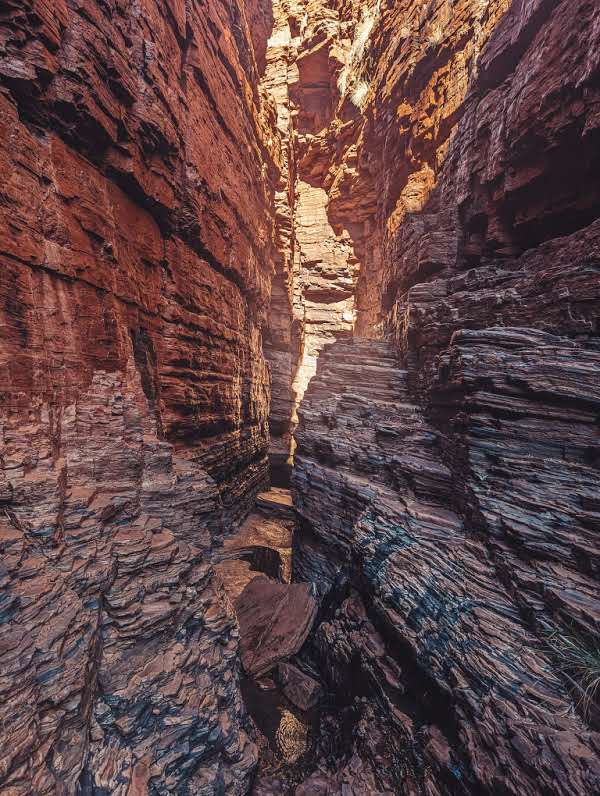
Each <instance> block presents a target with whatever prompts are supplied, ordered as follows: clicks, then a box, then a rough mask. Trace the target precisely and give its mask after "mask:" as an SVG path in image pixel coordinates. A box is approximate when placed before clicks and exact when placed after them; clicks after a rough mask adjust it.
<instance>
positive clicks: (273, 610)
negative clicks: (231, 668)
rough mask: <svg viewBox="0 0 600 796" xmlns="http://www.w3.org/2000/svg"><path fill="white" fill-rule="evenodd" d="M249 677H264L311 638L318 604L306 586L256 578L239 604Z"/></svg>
mask: <svg viewBox="0 0 600 796" xmlns="http://www.w3.org/2000/svg"><path fill="white" fill-rule="evenodd" d="M235 610H236V613H237V617H238V621H239V623H240V650H241V656H242V664H243V666H244V670H245V671H246V673H247V674H249V675H251V676H252V677H261V676H262V675H264V674H267V673H268V672H270V671H271V670H272V669H274V668H275V667H276V666H277V664H278V663H280V662H281V661H285V660H287V659H288V658H291V656H292V655H294V654H295V653H296V652H298V650H299V649H300V647H301V646H302V644H303V643H304V641H305V639H306V637H307V636H308V634H309V632H310V630H311V627H312V624H313V621H314V618H315V613H316V602H315V599H314V597H313V596H312V594H311V589H310V587H309V585H308V584H305V583H292V584H288V583H278V582H277V581H274V580H271V579H269V578H266V577H264V576H262V575H261V576H259V577H256V578H254V579H253V580H252V581H251V582H250V583H249V584H248V585H247V586H246V588H245V589H244V591H243V592H242V593H241V594H240V596H239V597H238V598H237V600H236V601H235Z"/></svg>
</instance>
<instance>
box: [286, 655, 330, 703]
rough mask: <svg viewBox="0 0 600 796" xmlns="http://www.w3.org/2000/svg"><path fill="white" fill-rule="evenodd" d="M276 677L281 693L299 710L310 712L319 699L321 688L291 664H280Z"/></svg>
mask: <svg viewBox="0 0 600 796" xmlns="http://www.w3.org/2000/svg"><path fill="white" fill-rule="evenodd" d="M277 676H278V679H279V683H280V685H281V688H282V690H283V693H284V694H285V695H286V697H287V698H288V699H289V700H290V702H291V703H292V704H294V705H295V706H296V707H297V708H300V710H310V708H313V707H314V706H315V705H316V704H317V702H318V701H319V698H320V697H321V686H320V685H319V683H318V682H317V681H316V680H315V679H314V678H312V677H310V676H309V675H307V674H305V673H304V672H303V671H302V670H301V669H299V668H298V667H297V666H294V664H292V663H280V664H279V666H278V667H277Z"/></svg>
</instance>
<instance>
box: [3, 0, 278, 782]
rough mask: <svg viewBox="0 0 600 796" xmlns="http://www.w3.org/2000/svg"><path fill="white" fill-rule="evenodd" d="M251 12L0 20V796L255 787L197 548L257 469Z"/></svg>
mask: <svg viewBox="0 0 600 796" xmlns="http://www.w3.org/2000/svg"><path fill="white" fill-rule="evenodd" d="M267 8H268V6H267V4H266V3H260V2H249V3H247V4H245V3H243V2H233V3H232V2H211V3H208V4H205V3H197V2H183V0H181V1H180V0H176V1H175V2H168V3H163V2H154V0H143V2H137V3H130V2H125V1H124V0H123V1H122V0H114V1H113V0H111V2H108V3H107V2H95V0H89V1H88V2H74V1H73V2H72V1H71V0H57V2H52V3H47V2H43V0H28V1H27V2H23V3H20V2H15V3H12V2H10V3H4V4H3V5H2V8H1V9H0V137H1V140H2V147H1V152H0V163H1V166H2V173H3V176H4V179H3V187H2V195H1V197H0V233H1V234H0V257H1V260H2V267H1V273H2V276H1V277H0V281H1V284H0V291H1V295H2V304H1V308H0V351H1V355H0V362H1V369H2V373H1V379H2V385H3V388H2V396H1V399H0V427H1V431H0V433H1V439H2V453H1V458H0V468H1V475H0V494H1V497H0V500H1V503H2V520H1V526H2V527H1V542H0V544H1V551H2V595H3V596H2V620H3V621H2V628H1V645H2V646H1V650H2V654H1V660H0V669H1V670H2V682H1V686H0V687H1V692H2V693H1V697H0V702H1V705H2V707H1V708H0V710H1V712H2V738H1V743H0V746H1V749H2V751H1V753H0V758H1V760H0V789H1V790H2V791H3V792H6V793H11V794H36V796H41V794H54V793H74V792H75V791H76V790H77V788H78V787H79V788H80V789H81V790H82V792H85V793H90V792H98V793H99V792H103V793H111V794H125V793H129V794H131V793H134V792H135V793H140V794H141V793H147V792H148V793H164V794H166V793H170V794H172V793H188V792H189V793H191V792H194V793H200V792H204V793H209V792H210V793H216V792H218V791H221V792H222V791H223V790H225V791H226V792H228V793H232V794H235V793H243V792H245V791H246V789H247V787H248V783H249V777H250V774H251V772H252V769H253V767H254V765H255V762H256V750H255V748H254V746H253V744H251V743H250V742H249V740H248V738H247V737H246V734H245V731H244V729H243V722H244V711H243V705H242V701H241V695H240V692H239V689H238V673H239V654H238V630H237V625H236V621H235V616H234V614H233V612H232V610H231V607H230V605H229V603H228V601H227V600H226V599H225V597H224V594H223V590H222V586H221V585H220V582H219V581H218V580H216V579H215V578H214V576H213V572H212V569H211V566H210V555H211V550H212V548H213V546H214V542H215V539H217V538H218V537H219V536H220V535H221V534H222V533H223V530H224V529H227V530H229V528H230V526H231V525H232V524H233V523H235V522H236V521H237V520H238V519H239V518H241V517H243V516H244V515H245V513H247V510H248V508H249V507H250V506H251V505H252V502H253V499H254V495H255V494H256V492H257V491H258V490H259V489H260V488H261V486H262V485H263V484H264V483H265V481H266V475H267V469H266V465H267V461H266V452H267V444H268V443H267V423H268V402H269V392H268V389H269V377H268V372H267V366H266V362H265V360H264V358H263V354H262V343H261V326H262V324H263V322H264V318H265V312H266V307H267V304H268V299H269V292H270V282H271V277H272V274H273V272H274V270H275V259H276V242H275V225H274V218H273V213H272V210H271V208H272V204H273V198H274V194H275V184H276V183H277V181H278V179H279V177H278V174H279V168H280V167H279V159H280V152H279V139H278V137H277V135H276V133H275V132H274V128H273V126H272V109H271V106H270V104H269V103H268V102H266V101H265V100H264V98H262V97H261V95H260V93H259V91H258V88H257V85H258V79H259V66H258V65H257V61H260V59H261V58H263V59H264V49H265V47H266V38H267V36H268V34H269V33H270V30H268V28H269V14H267V13H266V12H267ZM268 10H269V11H270V7H269V8H268ZM257 19H259V20H261V21H260V24H256V25H254V26H253V30H252V32H250V30H249V27H248V21H249V20H252V21H255V20H257ZM251 34H252V35H251ZM253 42H254V45H255V47H256V50H255V47H254V46H253ZM261 48H262V51H263V52H262V55H261V54H260V52H259V51H260V50H261ZM78 783H79V785H78Z"/></svg>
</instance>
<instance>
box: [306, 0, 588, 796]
mask: <svg viewBox="0 0 600 796" xmlns="http://www.w3.org/2000/svg"><path fill="white" fill-rule="evenodd" d="M324 9H329V13H330V16H331V17H332V18H335V20H337V21H338V23H341V22H346V23H347V24H348V26H349V27H348V28H347V30H348V32H349V35H351V36H352V48H351V56H352V57H351V58H350V59H348V58H346V59H345V60H344V67H343V69H342V72H341V76H340V80H339V81H338V83H337V86H338V89H339V91H340V92H341V98H340V99H338V101H337V105H336V107H335V110H334V118H333V121H332V122H330V123H328V124H327V125H323V129H322V130H321V131H320V133H318V134H316V135H315V136H314V137H313V138H309V139H307V140H308V141H309V145H308V146H309V149H308V152H309V154H306V155H305V157H306V158H309V159H311V160H310V162H313V163H315V164H317V163H318V162H320V160H319V159H321V158H323V160H324V161H325V162H326V163H327V171H326V172H325V173H324V174H323V175H321V182H320V183H319V184H320V185H321V186H322V187H323V188H324V190H326V191H327V193H328V205H327V213H328V218H329V220H330V222H331V223H332V224H333V225H334V226H337V228H345V229H347V230H350V231H351V234H352V241H353V249H354V252H355V253H356V254H357V257H358V259H359V261H360V271H359V274H358V279H357V284H356V294H355V295H356V311H357V323H356V330H357V332H358V333H359V334H364V335H367V336H371V337H377V336H378V335H379V332H380V330H383V332H384V333H385V335H386V336H387V337H388V339H389V340H390V341H391V343H392V345H391V347H389V346H387V345H383V344H381V343H375V342H371V343H369V342H368V341H360V340H357V342H356V345H355V346H350V345H346V344H343V343H336V344H335V345H334V346H333V347H332V348H330V349H326V352H327V353H326V354H325V359H324V360H322V359H321V360H319V367H318V370H317V377H316V381H313V382H312V383H311V386H310V387H309V390H308V393H307V397H306V400H305V403H304V405H303V406H302V407H301V409H300V427H299V431H298V434H297V441H298V449H297V457H296V462H297V467H296V471H295V474H294V484H295V503H296V505H297V507H298V509H299V511H300V513H301V515H302V516H303V518H304V521H305V522H304V526H303V533H302V535H301V538H300V539H298V540H297V544H296V550H295V557H294V571H295V575H296V577H297V578H299V579H301V580H306V581H313V582H315V583H316V584H317V586H318V588H319V590H320V595H321V600H322V609H321V619H322V622H321V624H320V625H319V628H318V629H317V631H316V632H315V633H314V635H313V637H312V641H311V644H312V654H313V655H314V656H315V657H317V658H318V659H319V660H320V661H321V666H322V667H323V668H324V670H325V671H327V673H328V677H329V681H330V685H331V686H332V687H334V688H337V689H338V692H339V689H340V688H341V689H343V688H346V687H347V685H348V677H349V676H350V678H351V680H353V681H354V682H358V681H359V680H360V681H361V683H362V682H363V681H364V679H366V681H367V683H368V686H367V691H368V693H369V699H370V701H372V702H373V703H374V704H375V705H376V709H377V711H379V718H378V719H376V722H377V723H378V726H380V727H381V726H385V716H386V715H387V716H388V717H391V721H392V727H391V729H390V733H391V734H393V736H394V737H395V738H396V739H397V748H396V749H394V750H392V751H391V752H390V753H389V756H388V757H387V758H386V760H387V762H386V763H385V765H384V764H383V762H382V759H381V758H379V759H378V758H377V754H378V753H379V752H381V749H382V748H383V747H381V746H380V747H377V748H378V749H379V752H377V751H374V750H373V748H372V747H371V748H369V746H368V744H367V745H365V744H363V745H362V747H361V749H360V750H359V751H360V753H361V754H362V757H363V760H364V761H365V762H367V763H368V764H369V766H370V767H371V770H373V771H375V772H376V774H377V775H378V776H379V780H378V787H380V788H381V789H383V790H385V789H386V788H388V789H392V790H393V791H395V792H412V791H411V787H412V785H411V784H410V783H411V782H413V780H414V783H413V784H414V787H415V788H417V787H423V788H426V789H427V790H428V792H442V793H446V792H465V791H466V792H477V789H478V788H481V787H482V786H483V787H484V788H485V789H486V792H489V791H494V792H496V791H497V790H498V789H500V790H502V789H506V790H507V791H508V792H512V793H519V794H521V793H531V794H538V793H540V792H548V793H573V794H579V793H587V792H590V791H591V792H594V790H596V789H598V787H599V785H598V765H599V763H598V755H599V741H598V735H597V734H595V733H594V732H593V730H594V729H595V730H598V712H597V707H594V702H593V700H592V701H591V704H590V701H589V692H588V691H587V685H586V684H587V683H588V682H589V680H588V679H587V678H588V675H591V672H592V667H593V662H592V661H591V659H590V658H588V670H587V671H586V670H585V669H581V668H580V665H579V662H578V659H577V657H578V656H579V659H580V658H581V656H584V657H585V656H586V655H588V653H589V654H591V656H593V655H594V650H595V649H597V648H598V646H599V643H598V639H599V636H600V603H599V602H598V596H597V595H598V592H599V584H598V579H599V578H598V576H599V573H600V569H599V560H598V529H599V527H600V525H599V520H600V515H599V513H598V509H599V507H600V502H599V492H598V482H599V472H598V471H599V469H600V464H599V463H600V457H599V449H598V434H597V423H598V410H599V404H598V399H599V397H600V394H599V392H598V385H599V382H598V372H599V366H600V360H599V357H600V345H599V344H598V329H599V307H600V300H599V299H600V274H599V270H598V262H600V238H599V227H598V224H599V223H600V222H599V221H598V220H597V219H598V218H599V216H600V194H599V193H598V185H599V184H600V183H599V182H598V177H599V174H600V161H599V160H598V156H597V153H598V143H599V141H600V116H599V114H598V108H599V107H600V105H599V103H600V56H599V53H600V48H599V44H600V39H599V36H600V28H599V27H598V12H597V9H596V8H595V5H594V4H590V3H586V2H583V1H582V2H577V3H571V2H566V1H565V0H563V1H562V2H561V0H537V1H536V2H531V3H527V2H512V3H510V2H503V1H502V0H497V1H496V2H491V3H486V4H482V3H477V2H471V1H470V0H458V2H455V3H453V4H450V3H443V2H440V3H431V4H427V5H426V6H425V5H421V4H416V3H411V2H408V0H407V2H394V3H392V2H385V0H383V2H372V3H370V2H367V3H365V4H362V5H361V6H360V8H358V4H351V3H332V4H327V3H323V4H321V12H320V13H322V14H323V15H325V16H326V15H327V13H328V12H326V10H324ZM331 24H333V23H331ZM326 28H327V26H326V25H325V24H322V26H321V31H325V30H326ZM326 46H328V47H329V48H330V49H329V53H330V58H329V65H330V66H331V65H332V63H333V60H334V57H333V55H332V53H333V51H334V48H335V41H334V38H333V37H330V39H329V42H328V45H326ZM361 53H362V55H361ZM353 109H354V110H353ZM324 152H328V154H327V155H324ZM311 153H312V154H311ZM315 173H316V172H315ZM395 356H398V357H399V361H400V362H401V366H397V367H396V368H395V367H394V357H395ZM357 662H358V663H357ZM357 665H358V666H359V671H360V672H361V673H362V674H360V675H359V674H356V669H355V667H356V666H357ZM352 672H354V674H353V675H352V674H351V673H352ZM349 673H350V674H349ZM362 687H363V686H362V685H361V686H360V688H362ZM360 688H359V693H362V692H361V691H360ZM411 694H417V700H416V703H415V701H414V700H412V699H411V698H410V695H411ZM371 709H372V707H371V706H370V707H369V710H371ZM415 750H417V751H416V758H415V757H414V755H415ZM394 760H396V761H405V762H406V761H407V760H412V762H411V763H410V764H409V763H406V765H404V763H403V764H402V766H403V769H402V772H396V773H397V775H398V776H397V777H396V780H395V781H394V778H393V777H394V776H395V775H393V774H392V775H390V774H389V772H390V771H392V769H393V761H394ZM407 766H408V768H409V769H410V771H409V772H408V773H407ZM384 769H385V771H386V774H385V775H383V774H382V771H383V770H384ZM390 776H391V777H392V779H390ZM403 777H404V779H403ZM399 783H403V784H399Z"/></svg>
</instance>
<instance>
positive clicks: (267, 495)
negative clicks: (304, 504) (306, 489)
mask: <svg viewBox="0 0 600 796" xmlns="http://www.w3.org/2000/svg"><path fill="white" fill-rule="evenodd" d="M256 507H257V508H258V509H259V510H261V511H263V512H264V513H267V514H268V515H269V516H274V517H281V518H283V519H291V518H293V517H294V503H293V501H292V493H291V492H290V490H289V489H282V488H280V487H271V489H269V490H268V491H266V492H260V493H259V494H258V495H257V497H256Z"/></svg>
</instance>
